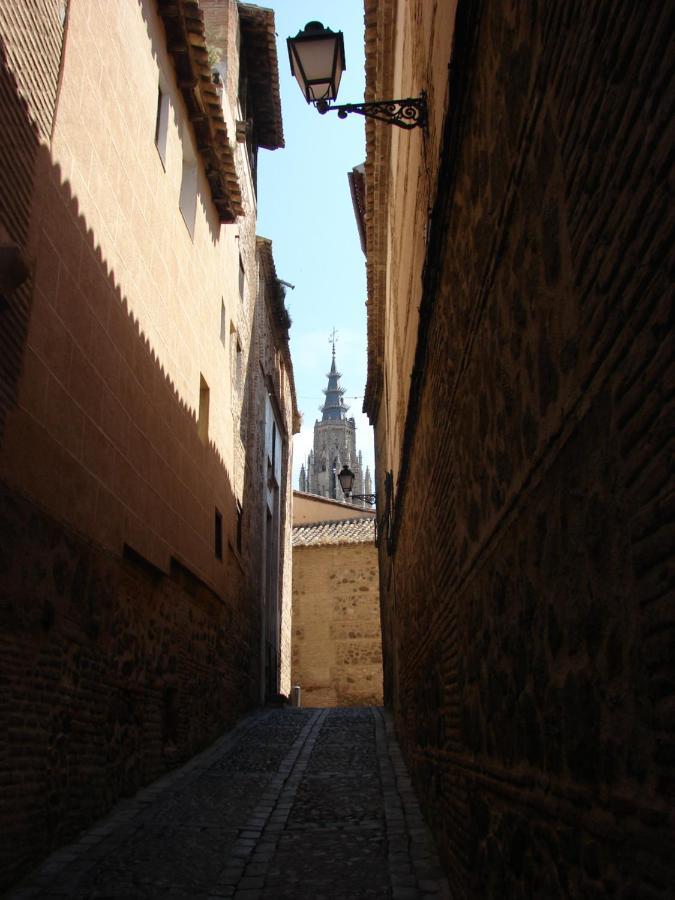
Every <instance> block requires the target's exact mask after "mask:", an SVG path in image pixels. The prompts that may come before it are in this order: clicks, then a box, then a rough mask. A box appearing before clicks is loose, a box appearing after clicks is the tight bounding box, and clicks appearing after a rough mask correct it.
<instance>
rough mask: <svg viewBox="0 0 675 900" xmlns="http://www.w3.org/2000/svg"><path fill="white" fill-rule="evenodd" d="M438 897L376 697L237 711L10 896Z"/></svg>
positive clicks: (428, 847)
mask: <svg viewBox="0 0 675 900" xmlns="http://www.w3.org/2000/svg"><path fill="white" fill-rule="evenodd" d="M448 896H449V894H448V890H447V884H446V882H445V880H444V878H443V876H442V872H441V869H440V868H439V866H438V860H437V858H436V854H435V850H434V847H433V844H432V841H431V838H430V835H429V832H428V829H427V828H426V826H425V824H424V821H423V819H422V816H421V814H420V811H419V808H418V804H417V800H416V798H415V795H414V792H413V790H412V787H411V785H410V782H409V780H408V776H407V773H406V770H405V766H404V764H403V762H402V759H401V756H400V752H399V749H398V746H397V744H396V741H395V739H394V736H393V729H392V726H391V722H390V720H389V718H388V717H387V715H386V713H384V712H383V711H382V710H381V709H377V708H364V709H342V710H338V709H335V710H325V709H323V710H321V709H320V710H309V709H308V710H303V709H280V710H263V711H259V712H256V713H254V714H252V715H250V716H248V717H247V718H245V719H244V720H243V721H242V722H241V723H239V725H238V726H237V727H236V728H235V729H233V730H232V731H231V732H228V733H227V734H226V735H225V736H224V737H222V738H221V739H220V740H219V741H218V742H217V743H216V744H215V745H214V746H212V747H211V748H209V749H208V750H206V751H205V752H204V753H202V754H200V755H199V756H198V757H196V758H195V759H193V760H192V761H191V762H189V763H188V764H187V765H186V766H184V767H183V768H182V769H180V770H178V771H176V772H173V773H171V774H170V775H168V776H166V777H165V778H163V779H162V780H160V781H158V782H156V783H154V784H152V785H151V786H149V787H148V788H146V789H145V790H143V791H141V792H140V793H139V794H138V795H136V796H135V797H134V798H133V799H131V800H128V801H124V802H123V803H121V804H118V806H117V807H115V809H114V810H113V812H112V813H111V815H110V816H109V817H108V818H106V819H105V820H103V821H102V822H99V823H98V824H97V825H96V826H95V827H94V828H92V829H91V830H89V831H88V832H86V833H85V834H83V835H82V836H81V838H80V839H79V840H78V841H77V842H75V843H74V844H71V845H70V846H68V847H66V848H63V849H61V850H59V851H58V852H56V853H54V854H52V856H50V857H49V858H48V859H47V860H46V861H45V863H44V864H43V865H42V866H41V867H40V868H39V869H37V870H36V871H35V872H34V873H33V874H32V875H31V876H30V877H29V878H28V879H26V880H25V881H24V882H22V884H21V885H20V886H19V887H18V888H17V889H16V890H15V891H14V892H13V893H10V894H9V897H11V898H12V900H20V898H22V900H23V898H26V900H27V898H34V897H45V898H57V897H58V898H94V897H95V898H105V897H108V898H113V897H115V898H121V897H128V898H132V897H139V898H159V897H170V898H179V897H185V898H198V900H206V898H220V897H236V898H242V900H243V898H250V900H254V898H261V900H262V898H265V900H286V898H288V900H291V898H303V900H304V898H306V900H321V898H331V900H332V898H335V900H338V898H339V900H351V898H354V900H356V898H366V897H373V898H375V897H391V898H400V900H407V898H410V900H413V898H441V897H448Z"/></svg>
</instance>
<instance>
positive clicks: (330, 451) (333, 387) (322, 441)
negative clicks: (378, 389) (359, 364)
mask: <svg viewBox="0 0 675 900" xmlns="http://www.w3.org/2000/svg"><path fill="white" fill-rule="evenodd" d="M336 334H337V332H336V331H335V329H333V333H332V335H331V337H330V338H329V341H330V343H331V344H332V345H333V347H332V355H331V365H330V371H329V372H328V374H327V375H326V378H327V379H328V385H327V387H325V388H324V389H323V393H324V394H325V396H326V399H325V401H324V403H323V405H322V406H320V407H319V409H320V410H321V419H320V420H319V419H317V420H316V422H315V423H314V448H313V450H312V451H311V452H310V454H309V456H308V458H307V464H306V466H303V470H302V473H301V486H300V490H305V491H306V492H307V493H310V494H318V495H319V496H321V497H330V498H332V499H333V500H343V499H344V495H343V493H342V488H341V487H340V482H339V481H338V478H337V474H338V472H339V471H340V469H341V468H342V467H343V466H344V465H348V466H349V468H350V469H351V470H352V471H353V472H354V488H353V493H355V494H362V493H364V491H363V466H362V459H361V454H360V453H357V452H356V422H355V421H354V419H353V418H351V417H350V418H348V417H347V413H348V411H349V406H347V405H346V404H345V402H344V393H345V389H344V388H343V387H341V386H340V378H341V377H342V373H341V372H339V371H338V368H337V364H336V361H335V343H336V340H337V337H336Z"/></svg>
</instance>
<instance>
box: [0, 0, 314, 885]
mask: <svg viewBox="0 0 675 900" xmlns="http://www.w3.org/2000/svg"><path fill="white" fill-rule="evenodd" d="M37 35H39V36H40V38H39V41H38V40H37V38H36V36H37ZM0 38H1V41H0V49H1V51H2V60H1V62H2V66H1V78H2V93H1V95H0V119H1V123H2V131H3V134H4V135H6V136H7V137H8V138H10V139H8V140H3V141H2V142H1V145H0V154H1V155H2V158H1V160H0V163H1V164H0V178H1V179H2V186H1V190H2V205H1V206H0V224H1V229H0V270H1V271H0V285H1V292H2V301H1V304H0V306H1V308H0V319H1V322H0V342H1V344H2V353H0V358H1V360H2V361H1V362H0V365H1V366H2V386H1V391H0V504H1V507H2V509H1V513H0V528H1V529H2V541H1V553H2V565H1V566H0V594H1V604H2V605H1V606H0V671H1V684H2V703H1V704H0V710H1V712H0V714H1V715H2V722H1V727H0V745H1V748H0V757H1V758H2V761H3V762H2V764H3V779H4V780H5V783H6V784H9V785H12V786H13V787H12V788H11V789H9V790H7V791H5V790H4V789H3V792H2V801H1V809H0V820H1V822H2V831H3V838H4V840H3V843H2V850H1V851H0V852H1V853H2V858H0V869H1V870H2V873H3V879H4V881H5V883H7V882H9V881H11V880H12V879H13V878H15V877H16V876H17V875H18V874H20V872H21V871H23V870H24V869H25V868H26V867H27V866H29V865H30V864H32V863H33V862H35V860H36V858H38V857H39V856H40V855H43V854H45V853H47V852H48V851H49V850H50V849H51V848H52V847H54V846H57V845H58V844H61V843H63V842H64V841H65V840H67V839H68V838H69V837H70V836H71V835H73V834H74V833H75V832H76V831H77V830H78V829H80V828H81V827H83V826H84V825H85V824H86V823H87V822H89V821H91V820H92V819H93V818H95V817H97V816H100V815H101V814H102V813H103V812H105V811H106V810H107V809H108V808H109V807H110V805H111V804H112V803H113V802H114V801H115V800H116V799H117V798H118V797H120V796H121V795H125V794H128V793H130V792H133V791H134V790H135V789H136V788H137V787H138V786H140V785H141V784H142V783H144V782H147V781H149V780H151V779H153V778H155V777H157V776H158V775H159V774H161V773H162V772H163V771H165V770H166V769H167V768H168V767H171V766H173V765H176V764H177V763H178V762H180V761H181V760H183V759H185V758H187V757H188V756H190V755H191V754H193V753H194V752H195V751H196V750H198V749H199V748H201V747H203V746H204V745H205V744H206V743H207V742H208V741H210V740H212V739H213V738H214V736H215V735H216V734H218V733H219V731H221V730H222V729H223V728H224V727H226V726H227V725H229V724H231V723H232V722H233V721H234V720H235V719H236V718H237V717H238V716H239V715H240V714H241V713H242V712H243V711H244V710H245V709H247V708H248V707H250V706H251V705H252V704H254V703H258V702H260V700H261V699H263V698H265V697H267V696H270V695H276V694H277V693H278V692H279V691H282V690H284V689H287V687H288V683H289V676H290V660H286V661H285V662H284V660H283V656H284V652H285V651H284V647H285V648H286V650H288V641H289V634H290V621H289V615H290V568H289V567H290V502H291V492H290V482H289V471H290V447H291V436H292V434H293V432H294V431H296V430H297V428H298V425H299V417H298V413H297V407H296V403H295V394H294V389H293V372H292V367H291V364H290V356H289V352H288V332H287V324H288V322H287V318H285V310H283V296H282V295H280V293H279V291H280V285H279V284H278V282H277V280H276V275H275V272H274V265H273V259H272V255H271V246H270V244H269V242H261V241H260V240H258V239H257V238H256V230H255V210H256V165H257V154H258V150H259V149H260V148H267V149H275V148H279V147H282V146H283V132H282V123H281V112H280V102H279V92H278V75H277V58H276V42H275V35H274V16H273V13H272V12H271V11H269V10H264V9H260V8H258V7H255V6H251V5H248V4H243V3H236V2H234V0H200V2H196V0H176V2H171V3H168V2H165V0H141V2H137V0H120V2H119V3H115V4H108V3H97V2H90V0H70V2H58V0H54V2H52V0H28V2H25V3H21V4H3V5H2V6H1V8H0ZM266 528H267V529H268V530H267V531H265V529H266ZM260 534H266V540H265V544H264V545H263V546H262V547H261V545H260V539H259V537H260Z"/></svg>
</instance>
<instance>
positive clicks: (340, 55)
mask: <svg viewBox="0 0 675 900" xmlns="http://www.w3.org/2000/svg"><path fill="white" fill-rule="evenodd" d="M286 43H287V44H288V55H289V58H290V61H291V73H292V74H293V76H294V77H295V78H296V79H297V82H298V84H299V85H300V90H301V91H302V93H303V96H304V98H305V100H306V101H307V102H308V103H313V104H314V106H315V107H316V108H317V109H318V111H319V112H320V113H321V114H322V115H323V114H324V113H327V112H332V111H334V112H337V114H338V117H339V118H340V119H346V118H347V116H348V115H349V113H358V115H360V116H366V117H367V118H369V119H378V120H379V121H380V122H386V123H387V124H388V125H398V127H399V128H408V129H410V128H417V127H420V128H424V127H425V125H426V120H427V102H426V95H425V93H424V91H422V93H421V94H420V96H419V97H407V98H405V99H404V100H371V101H367V102H364V103H344V104H342V105H334V106H331V101H333V100H336V99H337V93H338V88H339V87H340V79H341V77H342V73H343V72H344V71H345V69H346V66H345V47H344V40H343V37H342V32H341V31H337V32H336V31H331V30H330V28H324V26H323V25H322V24H321V22H308V23H307V25H305V28H304V30H303V31H299V32H298V33H297V34H296V36H295V37H294V38H290V37H289V38H287V41H286Z"/></svg>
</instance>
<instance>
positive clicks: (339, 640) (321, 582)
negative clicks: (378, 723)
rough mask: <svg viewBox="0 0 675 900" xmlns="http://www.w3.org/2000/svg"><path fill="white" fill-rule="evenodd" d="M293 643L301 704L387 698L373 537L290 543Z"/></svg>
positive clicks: (356, 703) (346, 703)
mask: <svg viewBox="0 0 675 900" xmlns="http://www.w3.org/2000/svg"><path fill="white" fill-rule="evenodd" d="M292 650H293V656H292V659H293V662H292V669H291V683H292V684H293V685H296V684H298V685H300V687H301V689H302V699H301V702H302V705H303V706H369V705H373V704H374V705H380V704H381V703H382V642H381V637H380V605H379V591H378V585H377V553H376V550H375V546H374V544H372V543H370V542H369V543H363V544H340V545H329V546H317V547H311V546H310V547H298V546H295V547H294V548H293V637H292Z"/></svg>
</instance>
